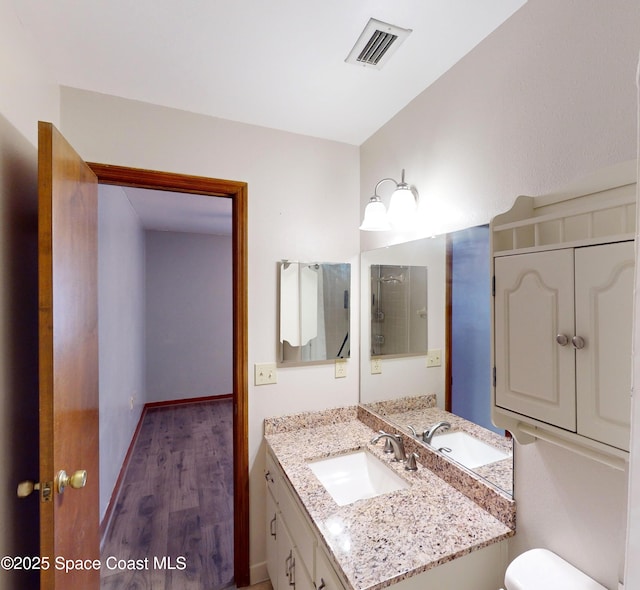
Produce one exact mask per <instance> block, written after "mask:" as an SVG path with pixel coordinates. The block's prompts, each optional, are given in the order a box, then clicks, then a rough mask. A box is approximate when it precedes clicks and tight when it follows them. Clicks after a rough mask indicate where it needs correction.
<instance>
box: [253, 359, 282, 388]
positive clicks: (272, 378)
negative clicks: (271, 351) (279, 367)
mask: <svg viewBox="0 0 640 590" xmlns="http://www.w3.org/2000/svg"><path fill="white" fill-rule="evenodd" d="M254 370H255V375H254V380H255V384H256V385H270V384H272V383H277V382H278V373H277V371H276V364H275V363H256V364H255V365H254Z"/></svg>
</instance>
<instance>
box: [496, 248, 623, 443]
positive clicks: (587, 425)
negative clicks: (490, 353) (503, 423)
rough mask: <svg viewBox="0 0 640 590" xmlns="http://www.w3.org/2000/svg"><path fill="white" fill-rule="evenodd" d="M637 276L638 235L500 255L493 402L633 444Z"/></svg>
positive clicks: (571, 428) (607, 439) (595, 435)
mask: <svg viewBox="0 0 640 590" xmlns="http://www.w3.org/2000/svg"><path fill="white" fill-rule="evenodd" d="M633 275H634V248H633V242H621V243H614V244H603V245H598V246H589V247H584V248H570V249H562V250H552V251H546V252H534V253H529V254H518V255H514V256H505V257H501V258H496V260H495V285H496V287H495V309H496V313H495V351H496V352H495V366H496V404H497V405H498V406H500V407H503V408H506V409H509V410H512V411H514V412H517V413H520V414H523V415H525V416H530V417H532V418H535V419H537V420H541V421H543V422H546V423H549V424H552V425H555V426H558V427H560V428H563V429H566V430H569V431H572V432H577V433H578V434H581V435H583V436H586V437H589V438H592V439H594V440H598V441H601V442H603V443H605V444H608V445H612V446H614V447H617V448H620V449H623V450H625V451H628V449H629V419H630V392H631V317H632V303H633Z"/></svg>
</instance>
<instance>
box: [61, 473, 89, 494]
mask: <svg viewBox="0 0 640 590" xmlns="http://www.w3.org/2000/svg"><path fill="white" fill-rule="evenodd" d="M86 483H87V472H86V471H85V470H84V469H80V470H78V471H75V472H74V473H72V474H71V475H67V472H66V471H64V470H62V471H59V472H58V476H57V477H56V487H57V488H58V493H59V494H62V493H63V492H64V490H65V488H66V487H70V488H73V489H74V490H79V489H80V488H83V487H84V486H85V485H86Z"/></svg>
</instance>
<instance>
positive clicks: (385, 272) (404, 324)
mask: <svg viewBox="0 0 640 590" xmlns="http://www.w3.org/2000/svg"><path fill="white" fill-rule="evenodd" d="M370 276H371V289H370V293H371V297H370V300H369V301H370V305H371V313H370V321H371V355H372V356H374V357H375V356H390V355H404V356H409V355H424V354H427V326H428V322H427V267H426V266H411V265H402V264H372V265H371V275H370Z"/></svg>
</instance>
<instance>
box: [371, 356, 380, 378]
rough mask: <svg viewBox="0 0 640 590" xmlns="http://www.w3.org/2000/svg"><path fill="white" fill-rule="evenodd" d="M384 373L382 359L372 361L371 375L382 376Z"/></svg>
mask: <svg viewBox="0 0 640 590" xmlns="http://www.w3.org/2000/svg"><path fill="white" fill-rule="evenodd" d="M380 373H382V359H371V374H372V375H380Z"/></svg>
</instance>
